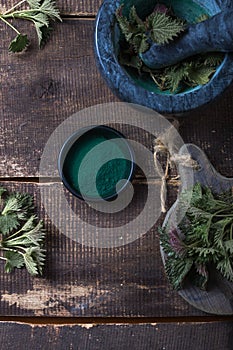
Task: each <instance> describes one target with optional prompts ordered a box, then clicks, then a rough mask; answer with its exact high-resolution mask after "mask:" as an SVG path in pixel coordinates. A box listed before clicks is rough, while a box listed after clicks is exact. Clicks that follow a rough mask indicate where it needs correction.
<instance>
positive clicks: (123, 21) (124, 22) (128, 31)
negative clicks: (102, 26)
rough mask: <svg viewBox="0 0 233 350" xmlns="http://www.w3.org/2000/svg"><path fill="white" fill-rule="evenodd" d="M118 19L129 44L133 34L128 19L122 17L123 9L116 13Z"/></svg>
mask: <svg viewBox="0 0 233 350" xmlns="http://www.w3.org/2000/svg"><path fill="white" fill-rule="evenodd" d="M116 19H117V22H118V24H119V27H120V30H121V32H122V34H123V35H124V37H125V40H126V41H128V42H129V41H130V39H131V38H132V36H133V32H132V28H131V26H130V23H129V21H128V19H127V18H126V17H124V16H122V15H121V8H119V9H118V10H117V12H116Z"/></svg>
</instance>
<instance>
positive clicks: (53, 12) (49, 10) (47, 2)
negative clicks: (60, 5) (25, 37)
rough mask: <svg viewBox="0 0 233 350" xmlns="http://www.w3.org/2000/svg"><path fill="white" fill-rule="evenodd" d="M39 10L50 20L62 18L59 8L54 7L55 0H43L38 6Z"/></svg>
mask: <svg viewBox="0 0 233 350" xmlns="http://www.w3.org/2000/svg"><path fill="white" fill-rule="evenodd" d="M40 12H42V13H44V14H46V15H47V16H48V17H49V18H50V19H52V20H55V19H58V20H59V21H61V20H62V19H61V17H60V14H59V10H58V9H57V8H56V3H55V1H51V0H44V1H43V2H42V3H41V6H40Z"/></svg>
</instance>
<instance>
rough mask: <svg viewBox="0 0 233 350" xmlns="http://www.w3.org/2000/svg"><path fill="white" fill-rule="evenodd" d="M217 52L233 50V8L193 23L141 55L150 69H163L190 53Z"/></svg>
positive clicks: (153, 45) (190, 54) (188, 55)
mask: <svg viewBox="0 0 233 350" xmlns="http://www.w3.org/2000/svg"><path fill="white" fill-rule="evenodd" d="M213 51H219V52H231V51H233V8H228V9H224V10H223V11H222V12H220V13H218V14H216V15H214V16H213V17H210V18H209V19H207V20H205V21H203V22H200V23H197V24H193V25H190V26H189V27H188V28H187V29H186V30H185V31H184V32H183V33H182V34H180V36H179V38H177V39H175V40H174V41H173V42H171V43H168V44H164V45H158V44H152V45H151V47H150V48H149V50H147V51H146V52H145V53H143V54H141V55H140V57H141V59H142V61H143V62H144V63H145V64H146V65H147V66H148V67H149V68H151V69H159V68H162V67H166V66H170V65H172V64H175V63H177V62H180V61H182V60H184V59H186V58H188V57H190V56H193V55H196V54H200V53H204V52H213Z"/></svg>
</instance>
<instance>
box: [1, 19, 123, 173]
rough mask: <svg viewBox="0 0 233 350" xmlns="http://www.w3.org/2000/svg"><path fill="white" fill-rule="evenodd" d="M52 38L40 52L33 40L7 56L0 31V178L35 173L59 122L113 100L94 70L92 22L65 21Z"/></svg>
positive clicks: (4, 36) (6, 38)
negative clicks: (21, 51)
mask: <svg viewBox="0 0 233 350" xmlns="http://www.w3.org/2000/svg"><path fill="white" fill-rule="evenodd" d="M1 29H2V28H1ZM31 33H32V35H33V34H34V32H33V31H32V32H31ZM53 34H54V35H52V37H51V40H50V41H49V42H48V44H47V45H46V47H45V48H44V50H41V51H39V50H38V48H37V41H36V38H35V36H34V39H33V40H32V45H31V49H29V50H28V52H27V53H25V54H22V55H9V54H8V52H7V47H8V44H9V40H10V36H11V35H12V33H11V32H10V33H8V32H7V33H6V32H5V28H4V30H3V29H2V30H1V32H0V37H1V44H0V46H1V58H0V60H1V64H0V67H1V77H0V83H1V99H0V105H1V108H2V114H1V122H0V130H1V131H0V134H1V140H2V141H1V145H0V154H1V166H0V174H1V175H0V176H34V175H36V174H37V173H38V166H39V160H40V156H41V154H42V150H43V148H44V145H45V143H46V141H47V139H48V138H49V136H50V134H51V133H52V131H53V130H54V129H55V128H56V127H57V126H58V125H59V124H60V123H61V122H62V121H63V120H65V119H66V118H67V117H68V116H70V115H72V114H73V113H75V112H77V111H79V110H81V109H83V108H85V107H88V106H92V105H94V104H98V103H104V102H110V101H114V100H115V101H116V98H114V96H113V95H112V93H111V92H110V90H109V89H108V88H107V87H106V85H105V84H104V82H103V80H102V78H101V77H100V75H99V74H98V71H97V68H96V66H95V60H94V55H93V21H82V20H78V21H64V23H63V24H62V25H57V26H56V29H55V31H54V33H53Z"/></svg>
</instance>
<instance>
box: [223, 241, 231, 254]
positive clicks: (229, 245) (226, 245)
mask: <svg viewBox="0 0 233 350" xmlns="http://www.w3.org/2000/svg"><path fill="white" fill-rule="evenodd" d="M223 246H224V248H225V249H226V251H227V252H228V253H229V254H233V240H228V241H225V242H224V243H223Z"/></svg>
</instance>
